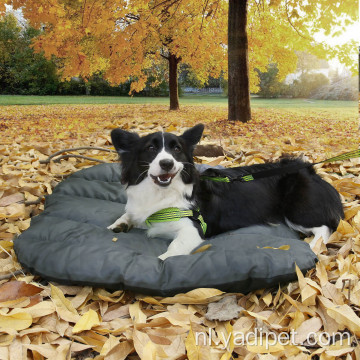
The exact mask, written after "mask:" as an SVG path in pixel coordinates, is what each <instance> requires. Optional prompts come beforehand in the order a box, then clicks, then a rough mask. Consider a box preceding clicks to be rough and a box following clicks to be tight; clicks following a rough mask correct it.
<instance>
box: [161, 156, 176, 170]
mask: <svg viewBox="0 0 360 360" xmlns="http://www.w3.org/2000/svg"><path fill="white" fill-rule="evenodd" d="M159 165H160V167H161V168H162V169H163V170H165V171H170V170H171V169H172V168H173V166H174V161H173V160H171V159H163V160H160V161H159Z"/></svg>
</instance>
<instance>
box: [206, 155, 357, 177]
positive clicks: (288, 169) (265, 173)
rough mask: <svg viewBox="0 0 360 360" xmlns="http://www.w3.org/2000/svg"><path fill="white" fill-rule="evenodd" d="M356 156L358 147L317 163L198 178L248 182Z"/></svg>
mask: <svg viewBox="0 0 360 360" xmlns="http://www.w3.org/2000/svg"><path fill="white" fill-rule="evenodd" d="M358 157H360V149H357V150H354V151H350V152H348V153H344V154H340V155H337V156H334V157H332V158H330V159H326V160H323V161H319V162H317V163H303V164H295V165H289V166H284V167H282V168H277V169H267V170H262V171H258V172H255V173H253V174H247V175H243V176H237V177H235V178H231V177H228V176H224V177H222V176H207V175H202V176H200V179H201V180H211V181H216V182H225V183H230V182H232V181H241V182H248V181H252V180H257V179H261V178H265V177H269V176H275V175H281V174H291V173H295V172H297V171H299V170H301V169H305V168H307V167H311V166H314V165H318V164H323V163H328V162H334V161H343V160H347V159H353V158H358Z"/></svg>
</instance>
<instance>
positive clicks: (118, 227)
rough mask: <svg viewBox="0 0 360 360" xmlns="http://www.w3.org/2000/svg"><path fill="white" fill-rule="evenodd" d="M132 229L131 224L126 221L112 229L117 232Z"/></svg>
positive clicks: (125, 231)
mask: <svg viewBox="0 0 360 360" xmlns="http://www.w3.org/2000/svg"><path fill="white" fill-rule="evenodd" d="M131 229H132V226H131V225H128V224H126V223H122V224H120V225H118V226H116V227H115V228H113V229H112V231H113V232H115V233H119V232H124V233H127V232H129V231H130V230H131Z"/></svg>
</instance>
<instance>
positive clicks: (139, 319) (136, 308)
mask: <svg viewBox="0 0 360 360" xmlns="http://www.w3.org/2000/svg"><path fill="white" fill-rule="evenodd" d="M129 313H130V317H131V319H133V321H134V323H135V324H138V323H140V324H142V323H146V315H145V314H144V313H143V312H142V310H141V308H140V302H139V301H135V302H134V303H133V304H130V306H129Z"/></svg>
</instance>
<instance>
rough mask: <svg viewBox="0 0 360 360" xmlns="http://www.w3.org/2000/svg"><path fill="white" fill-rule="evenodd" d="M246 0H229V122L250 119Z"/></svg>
mask: <svg viewBox="0 0 360 360" xmlns="http://www.w3.org/2000/svg"><path fill="white" fill-rule="evenodd" d="M247 6H248V0H229V19H228V20H229V24H228V27H229V28H228V70H229V91H228V96H229V99H228V101H229V115H228V119H229V120H231V121H242V122H247V121H249V120H250V119H251V110H250V89H249V61H248V38H247V31H246V25H247Z"/></svg>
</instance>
